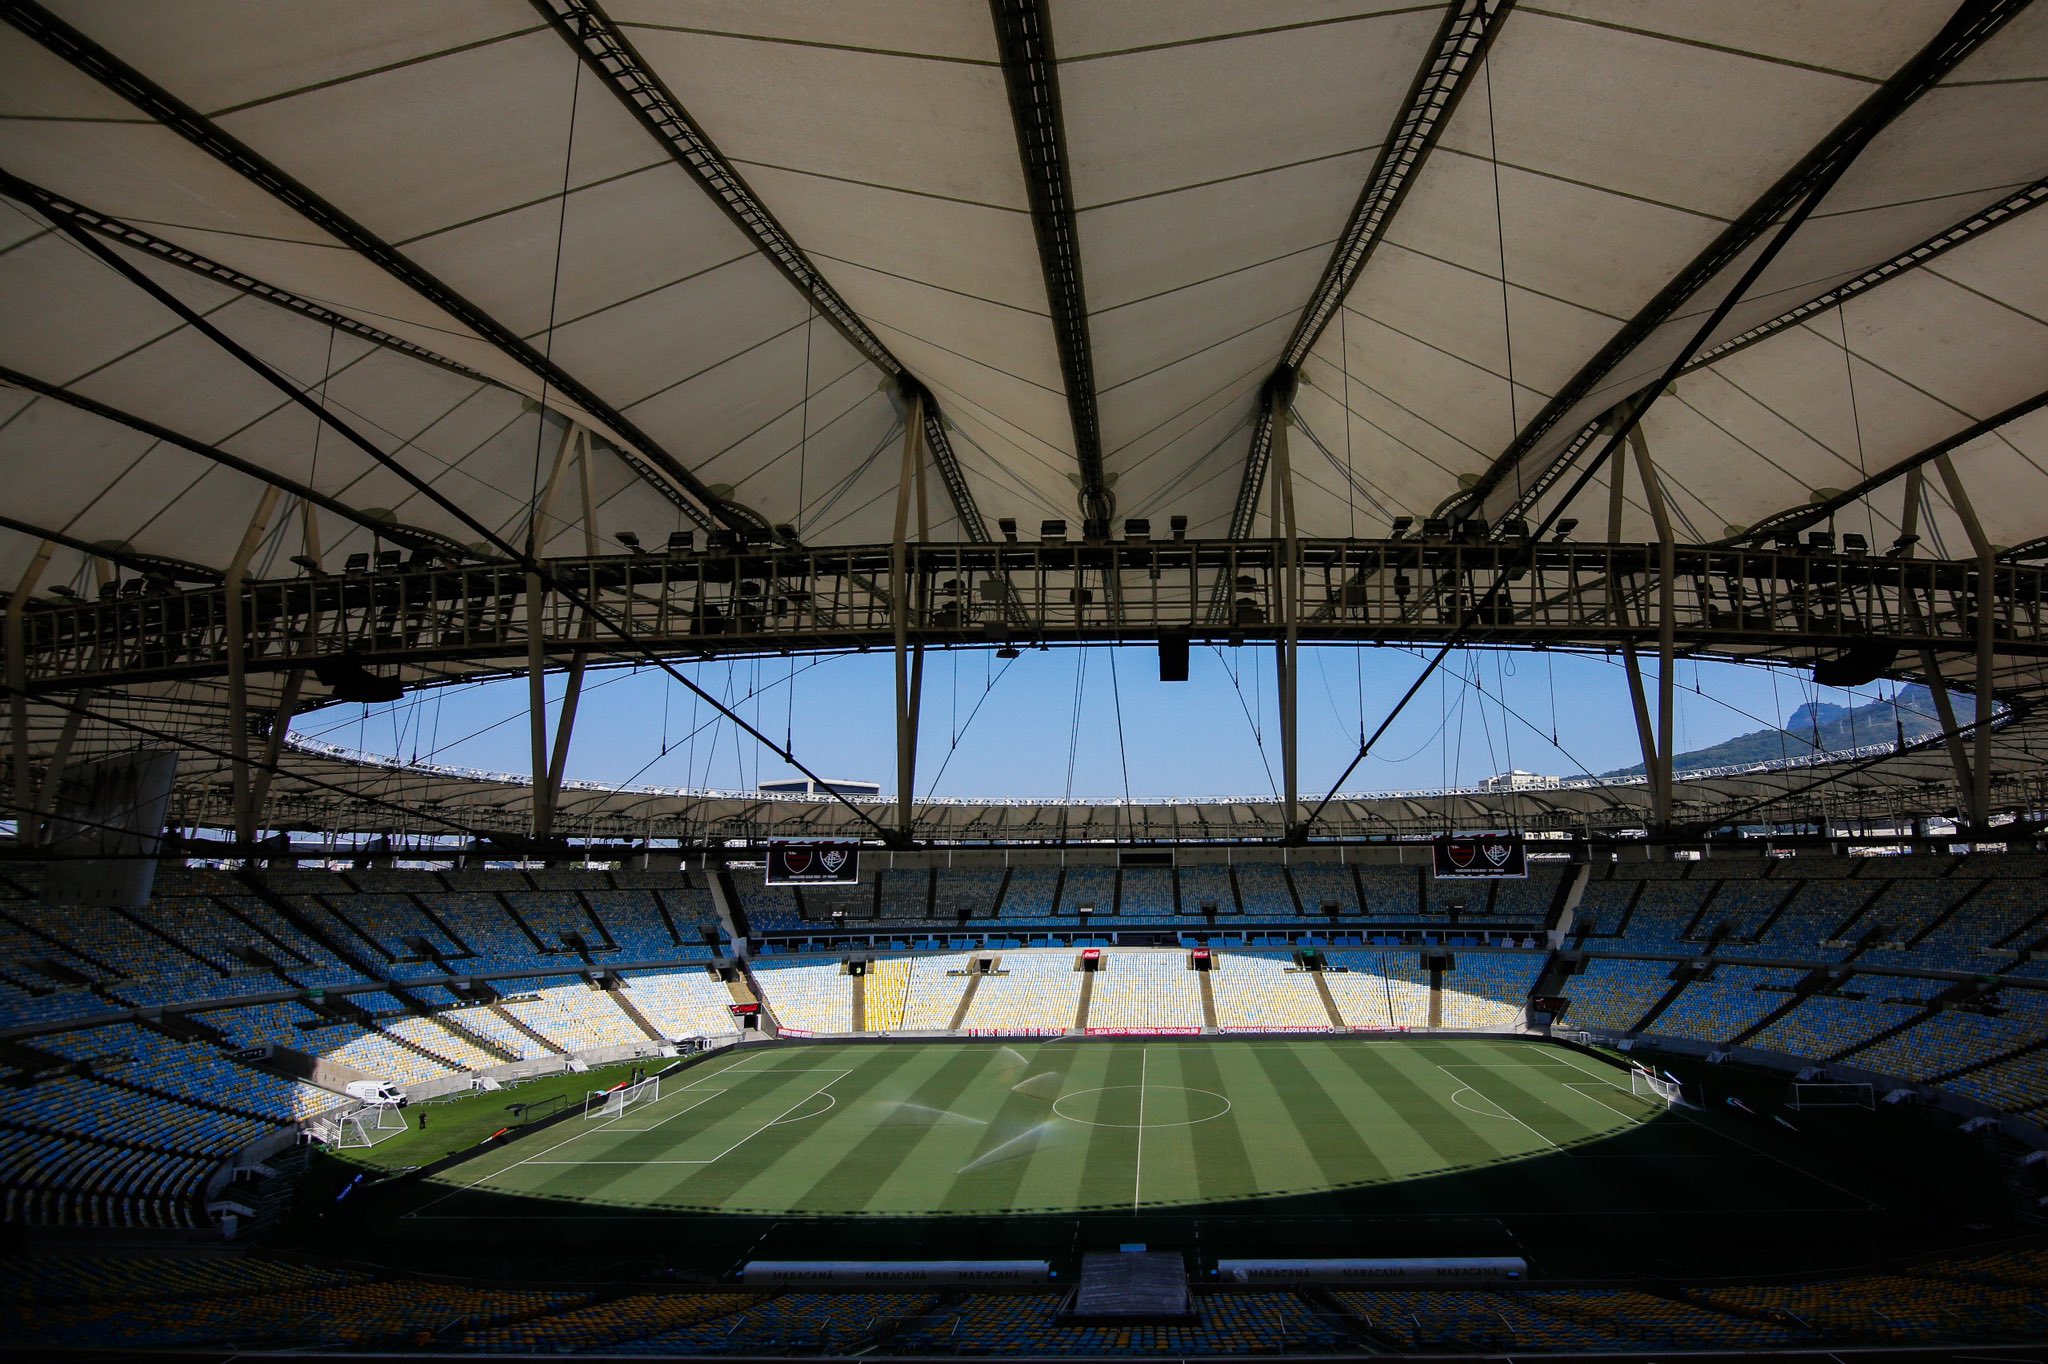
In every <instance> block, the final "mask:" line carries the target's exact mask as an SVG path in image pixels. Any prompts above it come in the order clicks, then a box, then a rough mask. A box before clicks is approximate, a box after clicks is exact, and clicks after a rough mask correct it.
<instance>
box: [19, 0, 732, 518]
mask: <svg viewBox="0 0 2048 1364" xmlns="http://www.w3.org/2000/svg"><path fill="white" fill-rule="evenodd" d="M0 20H4V21H5V22H7V23H10V24H12V25H13V26H14V27H15V28H17V29H19V30H21V32H22V33H23V34H25V35H27V36H28V37H29V38H30V39H32V40H33V41H35V42H37V43H39V44H41V45H42V46H43V47H44V48H46V49H48V50H49V51H50V52H51V53H52V54H53V55H55V56H56V57H57V58H59V59H60V60H62V61H64V62H66V63H68V64H69V65H71V66H72V67H74V68H75V69H76V70H78V71H79V72H80V73H81V74H83V75H85V76H86V77H88V78H89V79H91V80H94V81H96V82H98V83H99V84H100V85H102V86H104V87H105V88H106V89H107V90H109V91H111V92H112V93H113V94H115V95H116V96H118V97H119V98H121V99H123V100H126V101H127V102H128V103H130V104H132V105H134V106H135V107H136V108H137V109H140V110H141V111H142V112H143V113H145V114H147V115H148V116H149V117H150V118H151V119H153V120H155V121H156V122H157V123H158V124H160V125H162V126H163V127H164V128H166V129H168V130H169V131H171V132H173V133H175V134H177V135H178V136H179V137H182V138H184V139H185V140H186V141H188V142H190V143H192V144H193V145H194V146H196V147H198V148H199V149H200V150H201V151H203V152H205V153H206V154H207V155H208V156H211V157H212V158H214V159H215V160H216V161H218V162H220V163H221V164H222V165H223V166H225V167H227V168H228V169H229V170H230V171H231V172H233V173H234V174H236V175H239V176H241V177H242V178H243V179H245V180H247V181H249V183H251V184H252V185H254V186H256V187H257V188H258V189H260V190H262V191H263V192H264V193H266V194H268V195H270V196H271V197H272V198H273V199H275V200H276V201H277V202H278V203H280V204H283V205H284V206H285V207H287V208H288V209H290V210H291V211H293V212H295V213H297V214H298V215H299V216H300V217H302V218H305V219H306V220H307V221H309V222H311V223H313V224H314V225H315V226H316V227H318V228H319V229H320V230H321V231H323V232H326V233H327V234H329V235H330V236H332V237H334V238H335V239H336V240H338V241H340V242H341V243H343V244H344V245H345V246H346V247H347V248H348V249H349V250H350V251H352V252H353V253H354V254H356V255H357V256H359V257H361V258H362V259H363V260H365V261H368V262H370V263H371V264H373V265H375V266H376V267H377V268H379V269H381V270H383V271H384V272H385V273H386V274H388V275H390V276H391V277H392V278H394V279H396V280H397V281H398V282H399V283H400V284H402V285H403V286H404V287H406V288H407V289H409V290H411V291H412V292H413V293H415V294H417V295H418V296H420V297H421V298H423V299H425V300H426V301H427V302H429V303H431V304H433V305H434V306H435V307H437V308H439V309H441V310H442V311H443V312H445V313H447V314H448V315H449V316H451V317H453V318H455V319H456V320H457V321H459V322H461V323H462V324H463V325H464V326H466V327H468V328H470V329H471V330H472V331H474V332H475V333H476V334H477V335H478V336H480V337H482V338H483V339H484V340H486V341H487V342H489V343H490V344H491V345H492V346H494V347H495V348H496V349H497V350H498V351H499V352H500V353H501V354H503V355H504V356H505V357H506V358H507V359H510V360H512V361H514V362H515V363H517V364H518V365H519V366H520V367H521V368H523V369H525V370H526V371H527V372H528V373H530V374H532V375H533V376H534V377H535V378H537V379H541V380H543V381H544V382H546V383H547V384H549V385H551V386H552V387H553V388H554V389H555V390H557V391H558V392H560V393H562V394H564V395H566V396H567V397H568V398H569V399H570V400H571V401H573V402H574V403H576V404H577V405H578V406H579V407H581V408H582V409H583V410H584V411H585V412H587V413H589V414H590V415H591V416H592V417H594V418H595V419H596V420H598V421H599V422H602V423H603V424H604V425H605V426H606V427H608V428H610V430H611V431H612V432H614V433H616V435H617V436H618V438H619V442H620V443H619V444H616V445H614V446H613V449H614V451H615V452H616V453H617V454H618V456H619V458H620V459H621V460H622V461H624V462H625V463H626V464H628V465H630V466H631V467H632V468H633V470H634V472H635V473H637V474H639V475H640V477H641V478H643V479H645V480H646V482H647V483H648V485H649V486H650V487H652V488H654V489H655V490H656V491H657V492H658V493H659V494H660V495H661V496H663V497H664V498H666V499H668V501H670V502H671V503H672V504H674V505H675V506H676V507H677V508H679V509H680V510H681V511H682V512H683V514H684V515H686V516H688V517H689V518H690V519H691V520H692V521H694V522H695V523H696V524H697V525H698V526H700V527H702V528H704V529H705V530H711V529H714V528H716V526H717V524H718V523H720V522H723V523H724V524H725V525H727V526H730V527H731V528H733V529H735V530H739V531H743V532H746V533H756V532H760V531H764V530H766V526H765V524H764V523H763V522H762V521H761V519H760V518H759V517H758V516H756V515H754V514H753V513H752V512H750V511H749V510H747V509H746V508H744V507H740V506H737V505H735V504H733V503H729V502H726V501H724V500H723V499H721V498H717V497H714V496H712V495H711V492H710V490H709V489H708V488H707V487H705V485H704V484H703V482H702V481H701V480H700V479H698V478H697V476H696V475H695V474H694V473H693V472H691V470H690V469H689V468H688V467H687V466H686V465H684V464H683V463H682V462H681V461H680V460H678V459H676V458H675V457H674V456H673V455H671V454H669V453H668V452H667V451H666V450H664V449H663V448H662V447H661V446H660V445H659V444H657V443H656V442H655V441H654V440H653V438H652V437H650V436H649V435H648V434H647V433H646V432H644V431H642V430H641V429H640V428H639V426H638V425H636V424H635V423H634V422H632V421H631V420H630V419H629V418H627V417H626V415H625V414H624V413H623V412H621V411H619V410H618V409H617V408H615V407H613V406H612V405H611V404H609V403H607V402H605V401H604V400H603V399H602V398H601V397H599V396H598V394H597V393H596V392H595V391H594V390H592V389H591V388H589V387H588V386H587V385H585V384H583V383H581V382H580V381H578V380H577V379H576V378H575V377H574V376H573V375H571V374H569V373H568V372H567V371H565V370H563V369H561V368H560V367H558V366H555V365H553V364H551V363H550V362H549V361H547V360H546V359H545V358H544V357H543V356H542V355H541V353H540V351H539V350H537V349H536V348H535V347H534V346H533V345H532V343H530V342H529V341H527V340H526V339H525V338H524V337H521V336H520V335H519V334H518V333H516V332H514V331H513V330H512V329H511V328H509V327H507V326H505V325H504V324H503V323H502V322H500V321H499V320H498V319H497V318H495V317H493V316H491V315H490V314H489V313H487V312H486V311H484V310H483V309H482V308H480V307H478V306H477V305H476V304H475V303H473V302H471V301H470V300H469V299H467V298H465V297H463V296H462V295H460V294H458V293H457V292H455V290H454V289H452V288H450V287H449V286H448V285H447V284H446V283H444V282H443V281H442V280H440V279H439V278H438V277H436V276H435V275H433V274H431V273H429V272H428V271H427V270H425V269H423V268H422V267H421V266H419V265H418V264H417V263H415V262H414V261H413V260H411V259H410V258H409V257H407V256H406V255H404V254H403V253H402V252H400V251H399V250H398V249H397V248H395V247H393V246H392V245H391V244H390V243H388V242H386V241H384V240H383V239H382V238H380V237H378V236H377V235H375V234H374V233H372V232H371V231H370V230H369V229H368V228H366V227H364V226H363V225H362V224H361V223H358V222H356V221H355V220H354V219H353V218H351V217H349V216H348V215H347V214H345V213H343V212H342V211H341V210H340V209H339V208H337V207H335V206H334V205H333V204H330V203H328V202H327V201H326V200H325V199H323V198H321V197H320V196H319V195H317V194H315V193H314V192H313V191H312V190H311V189H309V188H308V187H307V186H305V185H303V184H301V183H299V182H298V181H297V180H296V179H294V178H293V177H292V176H290V175H288V174H286V173H285V172H284V171H283V170H282V169H280V168H279V167H277V166H275V165H273V164H271V163H270V162H269V161H267V160H266V159H264V158H263V157H261V156H259V155H258V154H257V153H256V152H255V151H254V150H253V149H251V148H250V147H248V146H246V145H244V144H243V143H242V142H241V141H240V140H238V139H237V138H235V137H233V136H232V135H231V134H229V133H227V132H226V131H225V130H223V129H222V128H220V127H218V126H217V125H216V124H215V123H214V122H213V121H212V120H211V119H208V118H207V117H206V116H205V115H203V114H201V113H200V112H199V111H198V110H196V109H194V108H192V107H191V106H190V105H188V104H186V103H185V102H184V101H182V100H180V99H178V98H177V97H176V96H175V95H173V94H171V93H170V92H169V91H168V90H165V89H164V88H163V87H161V86H159V85H157V84H156V83H155V82H154V81H152V80H150V79H149V78H148V77H147V76H144V75H143V74H142V73H141V72H140V71H138V70H136V69H135V68H134V67H132V66H130V65H128V64H127V63H126V62H124V61H122V60H121V59H120V58H118V57H116V56H115V55H114V54H113V53H111V52H109V51H107V50H106V49H105V48H104V47H101V46H100V45H99V44H98V43H95V42H94V41H93V40H92V39H90V38H88V37H86V36H85V35H84V34H83V33H81V32H79V31H78V30H77V29H76V28H73V27H72V26H71V25H69V24H67V23H65V22H64V21H63V20H61V19H59V18H57V17H56V16H55V15H53V14H51V13H50V12H49V10H47V9H45V8H44V7H43V6H42V5H40V4H37V3H35V0H6V2H5V3H4V4H0ZM686 492H687V493H688V496H685V495H684V494H685V493H686ZM692 499H694V500H692ZM707 509H708V510H707Z"/></svg>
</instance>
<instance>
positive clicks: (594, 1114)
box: [583, 1075, 661, 1118]
mask: <svg viewBox="0 0 2048 1364" xmlns="http://www.w3.org/2000/svg"><path fill="white" fill-rule="evenodd" d="M660 1097H661V1077H660V1076H659V1075H650V1076H649V1077H648V1078H646V1079H645V1080H642V1081H641V1082H640V1083H639V1084H637V1085H616V1086H614V1087H613V1088H611V1089H593V1090H591V1091H590V1093H589V1094H587V1095H585V1096H584V1099H583V1116H584V1117H586V1118H616V1117H618V1116H619V1115H620V1114H622V1113H624V1112H625V1111H626V1110H627V1109H629V1108H632V1107H635V1106H636V1105H639V1104H643V1103H650V1102H652V1101H653V1100H655V1099H659V1098H660Z"/></svg>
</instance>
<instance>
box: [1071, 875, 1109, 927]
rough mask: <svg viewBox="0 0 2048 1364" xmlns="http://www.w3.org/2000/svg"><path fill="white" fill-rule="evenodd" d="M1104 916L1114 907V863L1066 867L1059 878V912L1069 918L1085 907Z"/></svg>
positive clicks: (1107, 915) (1106, 916) (1105, 917)
mask: <svg viewBox="0 0 2048 1364" xmlns="http://www.w3.org/2000/svg"><path fill="white" fill-rule="evenodd" d="M1084 907H1087V908H1092V909H1093V910H1094V911H1095V913H1096V914H1097V915H1099V916H1100V917H1102V918H1104V919H1107V918H1108V917H1109V915H1110V914H1111V912H1112V911H1114V910H1115V909H1116V868H1115V867H1068V868H1067V874H1066V876H1065V877H1064V878H1063V879H1062V880H1061V882H1060V903H1059V915H1060V917H1061V918H1063V919H1071V918H1072V917H1073V916H1075V915H1077V914H1079V913H1080V912H1081V910H1082V909H1083V908H1084Z"/></svg>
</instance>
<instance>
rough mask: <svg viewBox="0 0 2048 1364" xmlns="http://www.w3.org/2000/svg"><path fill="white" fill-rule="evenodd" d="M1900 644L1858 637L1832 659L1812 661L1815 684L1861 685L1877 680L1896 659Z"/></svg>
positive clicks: (1831, 685) (1826, 685)
mask: <svg viewBox="0 0 2048 1364" xmlns="http://www.w3.org/2000/svg"><path fill="white" fill-rule="evenodd" d="M1898 657H1899V646H1898V645H1896V644H1893V643H1890V642H1888V641H1886V640H1882V639H1862V640H1857V641H1856V642H1855V643H1853V644H1851V645H1850V646H1849V647H1848V648H1846V649H1844V650H1842V652H1841V653H1839V654H1836V655H1835V656H1834V657H1833V658H1816V659H1814V661H1813V681H1814V685H1815V686H1818V687H1861V686H1866V685H1868V684H1869V683H1872V682H1875V681H1877V679H1878V678H1880V677H1882V676H1884V675H1885V674H1886V673H1887V672H1890V671H1891V667H1892V664H1894V663H1896V662H1897V661H1898Z"/></svg>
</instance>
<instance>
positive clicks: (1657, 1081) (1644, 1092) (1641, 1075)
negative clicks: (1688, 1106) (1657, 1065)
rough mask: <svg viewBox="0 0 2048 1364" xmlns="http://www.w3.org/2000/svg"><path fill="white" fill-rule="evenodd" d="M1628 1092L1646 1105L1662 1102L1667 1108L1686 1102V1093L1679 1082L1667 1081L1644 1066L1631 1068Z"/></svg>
mask: <svg viewBox="0 0 2048 1364" xmlns="http://www.w3.org/2000/svg"><path fill="white" fill-rule="evenodd" d="M1628 1092H1629V1093H1631V1094H1633V1095H1635V1096H1636V1097H1637V1098H1638V1099H1641V1100H1643V1101H1644V1102H1645V1103H1659V1102H1661V1103H1663V1105H1664V1106H1665V1107H1666V1108H1669V1107H1671V1106H1673V1105H1675V1104H1682V1103H1684V1102H1685V1091H1684V1090H1683V1089H1682V1088H1680V1086H1679V1083H1678V1081H1676V1080H1667V1079H1665V1078H1664V1077H1663V1076H1661V1075H1659V1074H1657V1072H1655V1071H1653V1070H1650V1069H1648V1068H1646V1067H1644V1066H1634V1067H1631V1068H1630V1070H1629V1073H1628Z"/></svg>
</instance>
